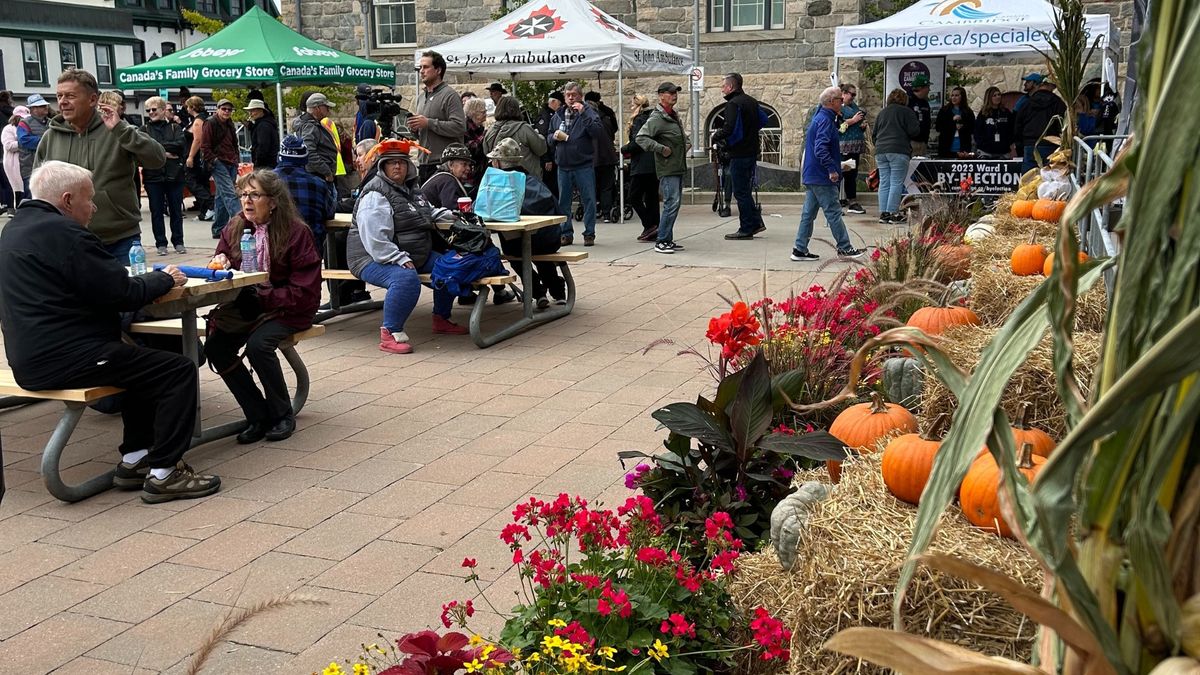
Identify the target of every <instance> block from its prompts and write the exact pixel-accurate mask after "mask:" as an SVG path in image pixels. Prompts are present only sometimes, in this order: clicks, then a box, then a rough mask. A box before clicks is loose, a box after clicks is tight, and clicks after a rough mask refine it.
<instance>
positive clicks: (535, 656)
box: [525, 652, 542, 663]
mask: <svg viewBox="0 0 1200 675" xmlns="http://www.w3.org/2000/svg"><path fill="white" fill-rule="evenodd" d="M541 660H542V655H541V654H539V653H537V652H533V653H532V654H530V655H529V657H528V658H526V659H525V661H526V662H527V663H537V662H538V661H541Z"/></svg>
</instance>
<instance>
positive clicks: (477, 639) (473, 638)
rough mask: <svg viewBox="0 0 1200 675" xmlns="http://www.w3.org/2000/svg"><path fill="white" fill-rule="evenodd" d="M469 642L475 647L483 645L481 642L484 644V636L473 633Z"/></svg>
mask: <svg viewBox="0 0 1200 675" xmlns="http://www.w3.org/2000/svg"><path fill="white" fill-rule="evenodd" d="M467 644H469V645H471V646H472V647H474V646H475V645H481V644H483V636H481V635H472V636H471V639H470V640H467Z"/></svg>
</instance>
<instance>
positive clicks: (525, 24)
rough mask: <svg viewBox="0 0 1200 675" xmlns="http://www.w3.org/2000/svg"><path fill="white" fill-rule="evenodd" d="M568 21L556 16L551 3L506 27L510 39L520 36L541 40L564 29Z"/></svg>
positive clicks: (505, 30)
mask: <svg viewBox="0 0 1200 675" xmlns="http://www.w3.org/2000/svg"><path fill="white" fill-rule="evenodd" d="M565 25H567V22H566V21H563V20H562V19H560V18H558V17H557V16H554V10H552V9H550V6H549V5H546V6H543V7H542V8H541V9H536V10H534V11H533V13H532V14H530V15H529V16H527V17H525V18H524V19H521V20H520V21H518V22H516V23H514V24H512V25H510V26H509V27H508V28H505V29H504V32H505V34H507V35H508V39H509V40H516V39H519V38H534V39H537V40H540V39H541V38H544V37H546V35H547V34H549V33H553V32H554V31H556V30H562V27H563V26H565Z"/></svg>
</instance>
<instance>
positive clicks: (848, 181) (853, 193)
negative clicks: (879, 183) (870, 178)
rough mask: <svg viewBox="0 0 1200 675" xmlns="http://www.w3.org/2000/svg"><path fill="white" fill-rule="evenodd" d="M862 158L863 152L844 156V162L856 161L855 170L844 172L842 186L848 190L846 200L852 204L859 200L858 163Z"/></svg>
mask: <svg viewBox="0 0 1200 675" xmlns="http://www.w3.org/2000/svg"><path fill="white" fill-rule="evenodd" d="M861 157H862V153H861V152H851V153H850V154H847V155H842V161H845V160H847V159H852V160H854V168H853V169H850V170H849V171H843V172H842V185H843V186H844V187H845V190H846V199H847V200H849V201H852V202H853V201H856V200H857V199H858V162H859V160H860V158H861Z"/></svg>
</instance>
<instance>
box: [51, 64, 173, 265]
mask: <svg viewBox="0 0 1200 675" xmlns="http://www.w3.org/2000/svg"><path fill="white" fill-rule="evenodd" d="M57 96H58V109H59V114H58V115H57V116H55V117H54V118H53V119H52V120H50V127H49V128H48V129H47V130H46V133H45V135H43V136H42V140H41V142H39V143H38V149H37V152H36V153H35V154H34V160H33V161H34V166H35V167H37V166H39V165H41V164H43V163H45V162H47V161H50V160H59V161H63V162H67V163H69V164H74V165H76V166H81V167H83V168H85V169H88V170H90V171H91V172H92V180H93V182H94V184H95V186H96V215H95V217H93V218H92V224H91V226H90V227H91V231H92V233H93V234H95V235H96V236H97V237H99V238H100V241H101V243H103V244H104V247H105V249H106V250H107V251H108V252H109V253H111V254H112V255H113V256H114V257H116V258H117V259H118V260H124V259H125V258H126V257H128V256H129V249H130V247H131V246H133V241H134V240H135V239H139V238H140V237H141V235H142V229H141V208H140V200H139V198H138V193H137V190H136V188H135V186H134V185H135V184H134V178H135V177H136V176H137V170H138V164H141V165H142V166H143V167H145V168H147V169H161V168H162V167H163V165H164V164H166V162H167V155H166V152H165V151H164V150H163V147H162V146H161V145H159V144H158V142H157V141H155V140H154V139H153V138H150V136H148V135H147V134H146V133H145V132H143V131H140V130H139V129H138V128H137V127H134V126H132V125H130V124H129V123H128V122H125V121H124V120H122V119H121V117H120V115H119V114H118V112H119V111H118V110H117V109H116V108H114V107H113V106H111V105H107V104H100V105H97V102H98V101H99V100H100V87H99V85H97V84H96V78H95V77H93V76H92V74H91V73H89V72H87V71H86V70H79V69H76V68H71V69H69V70H67V71H65V72H63V74H62V75H60V76H59V78H58V86H57Z"/></svg>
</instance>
